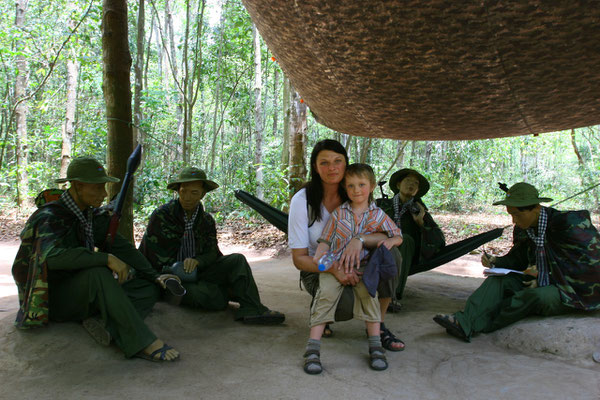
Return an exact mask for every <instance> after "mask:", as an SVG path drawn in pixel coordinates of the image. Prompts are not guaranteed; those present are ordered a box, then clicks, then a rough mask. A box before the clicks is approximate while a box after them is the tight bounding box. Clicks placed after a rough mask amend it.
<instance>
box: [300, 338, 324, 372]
mask: <svg viewBox="0 0 600 400" xmlns="http://www.w3.org/2000/svg"><path fill="white" fill-rule="evenodd" d="M309 350H316V351H321V341H320V340H317V339H308V342H307V343H306V351H309ZM306 359H307V360H315V361H321V359H320V357H319V356H318V355H316V354H311V355H309V356H307V357H306ZM304 370H305V371H306V372H308V373H309V374H316V373H319V372H321V371H322V370H323V367H321V365H319V364H309V365H306V366H305V367H304Z"/></svg>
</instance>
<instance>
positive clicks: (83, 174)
mask: <svg viewBox="0 0 600 400" xmlns="http://www.w3.org/2000/svg"><path fill="white" fill-rule="evenodd" d="M69 181H79V182H83V183H106V182H119V181H120V179H119V178H114V177H112V176H108V175H107V174H106V170H105V169H104V167H103V166H102V164H100V163H99V162H98V161H96V160H95V159H93V158H92V157H78V158H75V159H73V161H71V163H70V164H69V167H68V168H67V177H66V178H60V179H56V180H55V181H54V182H56V183H65V182H69Z"/></svg>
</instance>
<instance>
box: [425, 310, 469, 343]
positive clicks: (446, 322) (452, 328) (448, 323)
mask: <svg viewBox="0 0 600 400" xmlns="http://www.w3.org/2000/svg"><path fill="white" fill-rule="evenodd" d="M433 320H434V321H435V322H436V323H437V324H438V325H440V326H442V327H444V328H446V332H448V334H450V335H452V336H454V337H457V338H459V339H462V340H464V341H465V342H467V343H468V342H470V340H469V338H468V337H467V334H466V333H465V331H464V330H463V328H462V327H461V326H460V324H459V323H458V321H457V320H456V317H455V316H454V315H447V314H438V315H436V316H435V317H433Z"/></svg>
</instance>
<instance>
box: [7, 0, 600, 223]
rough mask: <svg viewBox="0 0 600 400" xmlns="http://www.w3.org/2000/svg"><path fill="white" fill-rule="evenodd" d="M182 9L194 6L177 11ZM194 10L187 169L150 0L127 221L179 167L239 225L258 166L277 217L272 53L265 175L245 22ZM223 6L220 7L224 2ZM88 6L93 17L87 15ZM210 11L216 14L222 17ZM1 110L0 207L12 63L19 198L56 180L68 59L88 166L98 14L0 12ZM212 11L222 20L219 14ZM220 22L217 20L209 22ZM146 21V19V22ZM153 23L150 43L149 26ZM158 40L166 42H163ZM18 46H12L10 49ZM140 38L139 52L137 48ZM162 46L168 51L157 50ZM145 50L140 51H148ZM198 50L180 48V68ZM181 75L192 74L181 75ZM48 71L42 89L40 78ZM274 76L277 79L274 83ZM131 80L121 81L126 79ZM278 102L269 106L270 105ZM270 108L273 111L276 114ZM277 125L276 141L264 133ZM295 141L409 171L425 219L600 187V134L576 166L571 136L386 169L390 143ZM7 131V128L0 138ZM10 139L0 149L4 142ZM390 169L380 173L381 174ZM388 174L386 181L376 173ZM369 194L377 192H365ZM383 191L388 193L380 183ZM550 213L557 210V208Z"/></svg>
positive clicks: (162, 195) (99, 106) (80, 148)
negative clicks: (518, 189)
mask: <svg viewBox="0 0 600 400" xmlns="http://www.w3.org/2000/svg"><path fill="white" fill-rule="evenodd" d="M188 1H192V0H188ZM197 1H198V0H193V1H192V3H193V4H192V10H194V13H193V14H192V18H193V20H192V21H190V22H191V27H192V29H191V31H192V32H191V39H190V40H192V41H195V39H196V37H195V35H196V33H195V32H196V31H195V29H193V27H194V26H196V24H199V23H201V24H203V25H202V26H203V30H202V37H201V38H200V46H199V47H198V51H199V52H200V53H198V55H201V57H200V58H199V59H200V60H201V65H200V66H199V69H200V81H199V82H198V83H197V84H198V85H199V88H200V91H199V94H198V100H197V102H196V104H195V107H194V110H193V116H192V122H191V124H192V137H191V138H189V145H190V154H189V161H187V162H186V163H184V162H183V160H182V151H181V146H182V140H181V137H180V136H179V135H178V134H177V132H178V118H179V115H180V114H179V109H180V107H181V99H180V92H179V88H178V86H177V85H176V83H175V81H174V78H173V75H172V71H171V68H170V67H169V66H168V62H167V58H166V52H165V49H164V47H163V43H162V40H160V39H158V38H159V36H160V34H159V33H158V24H157V17H158V18H160V27H161V31H162V33H163V34H165V29H166V26H165V22H164V1H163V0H155V1H154V4H155V5H156V11H158V15H156V13H155V9H154V7H152V5H151V3H146V8H145V9H146V24H145V30H146V46H145V48H144V49H143V50H144V53H145V57H146V58H147V65H148V68H147V75H146V76H145V79H144V81H145V82H146V83H147V86H145V87H144V88H143V91H142V98H141V102H142V111H143V116H142V121H141V124H140V129H141V130H142V131H143V132H144V135H145V142H144V164H143V165H142V166H141V168H140V170H139V172H138V174H137V178H136V184H135V193H134V198H135V202H136V205H135V215H136V219H139V220H145V219H147V217H148V216H149V214H150V213H151V212H152V210H153V209H154V208H155V207H157V206H158V205H160V204H162V203H164V202H166V201H168V200H169V199H171V198H172V196H173V194H172V193H171V192H169V191H168V190H167V189H166V184H167V182H168V181H169V180H170V179H171V178H173V177H174V176H175V175H176V174H177V173H178V171H179V170H180V169H181V168H182V167H183V166H184V165H187V164H190V165H195V166H198V167H201V168H203V169H205V170H206V171H207V173H208V174H209V178H210V179H212V180H214V181H216V182H217V183H219V185H220V188H219V189H217V190H215V191H213V192H211V193H209V194H208V195H207V196H206V198H205V200H204V202H205V206H206V208H207V210H209V211H210V212H212V213H213V214H214V215H215V217H216V218H217V220H218V221H223V220H224V219H225V218H232V217H236V218H237V217H240V218H251V217H256V214H255V213H254V212H253V211H251V210H250V209H249V208H248V207H247V206H245V205H243V204H241V203H240V202H238V201H237V200H236V199H235V197H234V195H233V191H234V190H236V189H242V190H245V191H248V192H250V193H255V192H256V185H257V182H256V170H257V169H258V168H259V167H262V170H263V174H264V193H265V200H266V201H267V202H269V203H270V204H272V205H273V206H275V207H278V208H281V209H286V208H287V204H288V199H289V189H288V166H287V165H282V163H281V157H282V152H283V151H287V149H284V148H283V117H284V115H283V110H282V92H283V89H282V84H283V83H282V82H283V72H282V71H281V70H280V69H279V66H278V65H277V62H274V61H272V60H271V56H272V54H270V53H269V52H268V49H267V48H266V46H264V44H263V46H262V57H263V62H262V66H263V76H262V83H263V91H262V102H263V118H264V121H265V124H264V127H265V130H264V138H263V152H264V154H263V164H262V165H260V166H258V165H255V161H254V159H255V158H254V153H255V148H256V143H255V136H254V129H255V126H254V115H253V113H254V93H253V89H254V88H253V67H252V63H253V48H252V25H251V20H250V17H249V16H248V14H247V12H246V11H245V9H244V7H243V5H242V3H241V0H229V1H225V2H220V1H216V0H210V1H207V5H206V11H205V18H204V20H203V21H198V19H197V16H196V15H195V10H196V5H197ZM222 3H223V4H222ZM90 4H91V7H90ZM138 4H139V3H138V2H136V1H130V2H129V18H128V20H129V24H130V29H129V43H130V47H131V53H132V57H133V58H134V59H135V54H136V52H137V51H138V50H141V49H137V48H136V35H137V29H136V24H137V15H136V12H137V9H138ZM220 4H222V7H221V6H220ZM185 5H186V3H185V2H184V1H183V0H171V1H170V8H171V10H172V12H173V20H174V21H175V24H174V36H175V47H176V48H177V50H176V54H172V55H171V57H172V60H173V62H174V64H176V65H177V68H178V71H179V78H180V79H181V74H182V71H183V63H184V61H186V60H183V54H182V43H183V42H182V40H183V35H184V27H185V18H186V17H185ZM88 8H89V12H88V14H87V15H86V16H85V18H84V19H83V22H82V24H81V25H80V27H79V29H78V31H77V33H76V34H75V35H74V36H73V37H72V38H71V39H70V40H69V42H68V44H67V46H66V47H65V49H63V51H62V53H61V54H60V57H58V59H57V63H56V65H52V64H51V63H52V60H54V58H55V56H56V54H57V52H58V49H59V46H60V45H61V44H62V43H63V42H64V41H65V40H66V39H67V37H68V35H69V33H70V28H69V27H68V21H69V18H72V19H73V20H75V21H79V20H80V19H81V18H82V17H83V15H84V14H85V13H86V12H87V11H88ZM0 11H1V12H0V66H2V69H1V70H0V88H1V89H0V90H2V93H1V96H0V99H1V100H0V102H1V104H2V110H3V111H4V114H2V115H3V116H4V117H3V119H2V122H0V128H1V130H0V133H1V134H2V135H1V136H0V148H1V146H4V158H3V160H2V165H0V171H2V172H1V173H2V178H1V179H0V206H3V207H4V206H6V205H8V206H11V205H12V204H14V201H15V198H16V184H15V183H16V168H17V163H16V159H15V137H14V136H15V135H14V125H11V126H9V124H8V121H9V116H10V113H9V112H8V111H9V110H11V109H12V108H13V107H14V104H15V101H16V99H14V97H13V96H14V93H13V88H14V82H15V75H16V67H15V57H16V56H17V55H18V54H24V55H25V56H26V58H27V60H28V68H29V71H30V78H29V87H28V93H30V94H32V93H34V92H35V91H36V90H38V92H37V93H36V94H35V96H33V97H32V98H31V99H29V100H28V101H27V105H28V106H29V110H30V111H29V117H28V121H27V122H28V134H29V142H28V146H29V160H30V163H29V167H28V173H29V177H30V187H31V193H30V195H31V196H35V194H37V193H38V192H39V191H41V190H43V189H45V188H47V187H50V186H55V185H54V183H53V180H54V179H56V178H57V177H58V171H59V167H60V155H61V144H62V138H61V133H62V127H63V124H64V118H65V102H66V88H65V86H66V84H65V82H66V73H67V72H66V61H67V60H68V59H75V60H76V61H77V62H78V64H79V79H78V84H79V86H78V96H77V111H76V133H75V138H74V143H73V151H72V152H73V156H78V155H84V154H86V155H91V156H93V157H96V158H98V159H100V160H105V156H106V154H105V153H106V114H105V105H104V98H103V93H102V82H103V70H102V68H103V67H102V46H101V18H102V4H101V3H100V2H91V3H90V2H86V1H83V0H76V1H71V2H67V1H65V0H59V1H52V2H49V3H48V2H46V3H44V2H29V9H28V10H27V14H26V28H25V29H24V30H22V31H18V30H17V29H15V27H14V4H13V3H11V2H2V3H1V4H0ZM221 13H222V14H221ZM221 16H222V17H221ZM153 18H154V22H153ZM151 26H152V36H150V29H151ZM164 39H165V40H166V41H168V38H167V37H166V36H165V38H164ZM18 40H20V41H21V42H22V43H23V45H22V46H20V47H19V46H16V43H17V42H18ZM148 40H150V46H149V47H148ZM167 47H169V46H167ZM148 50H149V52H148ZM195 51H196V49H194V48H192V47H190V49H189V54H188V60H187V61H188V62H189V60H192V59H194V56H195V55H196V53H195ZM190 66H191V65H190ZM51 70H52V73H51V75H50V77H49V79H48V80H47V82H46V83H45V84H44V86H41V85H42V82H43V79H44V77H45V76H46V74H48V73H49V72H50V71H51ZM275 71H278V72H279V76H280V78H279V81H278V84H277V86H275V81H274V76H275ZM131 79H132V82H133V79H134V76H133V70H132V76H131ZM274 96H276V98H275V99H274V98H273V97H274ZM274 100H275V102H276V106H274V105H273V104H274ZM275 119H277V122H278V123H277V128H276V130H275V131H274V128H273V122H274V120H275ZM307 122H308V128H307V132H306V147H307V153H308V154H307V155H306V157H307V158H308V156H309V155H310V150H311V149H312V147H313V146H314V144H315V143H316V142H317V141H319V140H321V139H325V138H339V139H340V140H341V141H342V142H344V143H346V142H347V141H349V145H348V148H349V154H350V159H351V161H352V162H354V161H358V157H359V155H360V154H361V152H363V150H366V154H367V162H368V163H370V164H371V165H372V166H373V168H374V170H375V172H376V175H377V177H378V178H379V179H384V180H388V179H389V177H390V175H391V173H393V172H394V171H395V170H397V169H399V168H403V167H411V168H415V169H418V170H419V171H421V172H422V173H423V174H424V175H425V176H427V177H428V178H429V180H430V182H431V190H430V192H429V193H428V194H427V196H426V198H425V202H426V203H427V205H428V206H429V207H430V208H432V209H437V210H451V211H468V210H478V209H486V210H491V211H492V212H501V211H502V210H501V209H500V208H491V207H489V204H491V203H492V202H493V201H494V200H495V199H497V198H499V197H500V196H501V195H502V193H501V192H500V190H499V189H498V186H497V182H506V183H508V184H509V185H510V184H512V183H515V182H518V181H523V180H524V181H528V182H531V183H533V184H534V185H536V186H537V187H538V188H539V189H540V191H541V192H542V193H543V194H544V195H546V196H549V197H553V198H555V199H556V200H559V199H562V198H565V197H567V196H569V195H571V194H574V193H576V192H578V191H579V190H581V189H582V188H583V187H584V186H586V185H588V186H591V185H592V184H593V183H597V182H598V181H599V180H600V159H599V154H600V151H599V149H600V131H599V129H598V127H590V128H581V129H577V130H576V134H575V138H576V145H577V147H578V150H579V152H580V155H581V158H582V162H579V161H578V159H577V157H576V156H575V153H574V151H573V146H572V144H571V136H570V132H558V133H548V134H542V135H540V136H537V137H532V136H523V137H514V138H504V139H494V140H480V141H470V142H414V143H409V144H408V145H407V146H406V147H405V148H404V153H403V157H401V159H400V161H399V162H397V163H396V165H394V166H392V163H393V162H394V160H395V159H396V156H397V151H398V146H399V144H398V142H397V141H393V140H383V139H373V140H372V141H370V142H369V141H368V140H365V139H362V138H348V137H346V136H345V135H342V134H340V133H337V132H334V131H331V130H330V129H328V128H326V127H324V126H322V125H320V124H318V123H316V122H315V121H314V119H313V118H312V117H311V116H310V113H309V117H308V121H307ZM9 128H10V129H9ZM7 129H8V135H7V139H6V141H4V133H5V132H7ZM390 167H391V169H390ZM388 169H390V172H389V173H387V174H385V175H386V176H384V173H385V172H386V171H388ZM376 190H377V191H376V195H377V196H378V195H379V189H376ZM385 191H386V193H387V194H388V195H391V191H390V190H389V188H388V187H387V185H386V186H385ZM599 195H600V188H598V189H596V190H595V191H592V192H590V193H588V194H584V195H581V196H579V197H577V198H575V199H573V200H570V201H569V202H567V203H565V204H564V207H565V208H595V207H598V196H599ZM561 207H562V206H561Z"/></svg>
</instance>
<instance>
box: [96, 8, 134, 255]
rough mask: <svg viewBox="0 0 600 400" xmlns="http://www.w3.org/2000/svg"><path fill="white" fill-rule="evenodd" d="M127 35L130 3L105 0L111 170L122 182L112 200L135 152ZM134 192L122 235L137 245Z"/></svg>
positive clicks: (104, 48) (104, 49)
mask: <svg viewBox="0 0 600 400" xmlns="http://www.w3.org/2000/svg"><path fill="white" fill-rule="evenodd" d="M127 38H128V34H127V0H104V1H103V18H102V55H103V63H104V74H103V85H102V89H103V91H104V101H105V102H106V118H107V125H108V133H107V139H108V144H107V151H106V154H107V166H108V168H107V170H108V173H109V174H110V175H111V176H115V177H117V178H119V179H121V182H119V183H109V184H108V195H109V197H110V198H111V199H112V198H113V197H114V196H116V195H117V194H118V193H119V189H120V188H121V183H122V180H123V177H124V176H125V172H126V170H127V159H128V158H129V155H130V154H131V152H132V151H133V142H134V140H133V130H132V129H131V116H132V115H131V84H130V80H129V79H130V70H131V53H130V52H129V42H128V39H127ZM132 199H133V190H131V188H130V190H129V192H128V195H127V199H126V201H125V206H124V208H123V215H122V217H121V223H120V225H119V233H120V234H121V235H123V236H124V237H125V238H127V239H129V240H130V241H131V242H132V243H133V213H132V206H131V204H132Z"/></svg>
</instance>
